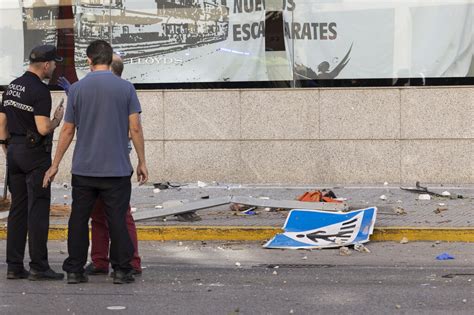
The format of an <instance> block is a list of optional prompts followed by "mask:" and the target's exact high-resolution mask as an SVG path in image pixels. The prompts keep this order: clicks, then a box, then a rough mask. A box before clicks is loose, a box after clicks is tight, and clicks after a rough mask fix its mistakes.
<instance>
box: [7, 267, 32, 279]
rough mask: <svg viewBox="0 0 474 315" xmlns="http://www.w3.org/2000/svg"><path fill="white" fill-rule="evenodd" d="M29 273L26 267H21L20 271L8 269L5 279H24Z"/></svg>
mask: <svg viewBox="0 0 474 315" xmlns="http://www.w3.org/2000/svg"><path fill="white" fill-rule="evenodd" d="M29 275H30V273H29V272H28V270H26V269H23V270H21V271H8V272H7V279H10V280H16V279H26V278H28V276H29Z"/></svg>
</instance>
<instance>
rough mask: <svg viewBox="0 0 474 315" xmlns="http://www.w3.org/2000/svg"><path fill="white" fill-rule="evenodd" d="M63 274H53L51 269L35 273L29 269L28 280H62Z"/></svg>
mask: <svg viewBox="0 0 474 315" xmlns="http://www.w3.org/2000/svg"><path fill="white" fill-rule="evenodd" d="M63 279H64V273H59V272H55V271H53V270H52V269H48V270H46V271H35V270H33V269H30V275H29V276H28V280H31V281H48V280H49V281H51V280H63Z"/></svg>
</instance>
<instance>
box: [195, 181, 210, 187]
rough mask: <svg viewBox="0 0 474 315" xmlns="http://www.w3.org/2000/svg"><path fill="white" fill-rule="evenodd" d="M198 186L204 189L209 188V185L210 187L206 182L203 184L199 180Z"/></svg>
mask: <svg viewBox="0 0 474 315" xmlns="http://www.w3.org/2000/svg"><path fill="white" fill-rule="evenodd" d="M197 186H198V187H199V188H204V187H207V186H209V185H208V184H207V183H205V182H201V181H200V180H198V182H197Z"/></svg>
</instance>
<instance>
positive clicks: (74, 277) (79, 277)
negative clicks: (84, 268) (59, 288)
mask: <svg viewBox="0 0 474 315" xmlns="http://www.w3.org/2000/svg"><path fill="white" fill-rule="evenodd" d="M88 281H89V278H87V275H86V274H85V273H84V272H82V273H80V272H77V273H75V272H68V273H67V283H68V284H76V283H85V282H88Z"/></svg>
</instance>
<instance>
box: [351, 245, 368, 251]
mask: <svg viewBox="0 0 474 315" xmlns="http://www.w3.org/2000/svg"><path fill="white" fill-rule="evenodd" d="M354 250H355V251H358V252H359V253H370V250H369V249H368V248H367V247H365V246H364V245H363V244H354Z"/></svg>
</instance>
